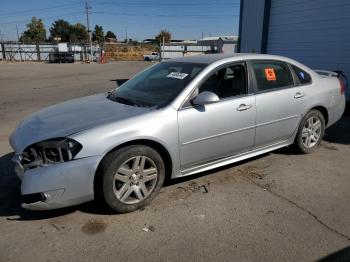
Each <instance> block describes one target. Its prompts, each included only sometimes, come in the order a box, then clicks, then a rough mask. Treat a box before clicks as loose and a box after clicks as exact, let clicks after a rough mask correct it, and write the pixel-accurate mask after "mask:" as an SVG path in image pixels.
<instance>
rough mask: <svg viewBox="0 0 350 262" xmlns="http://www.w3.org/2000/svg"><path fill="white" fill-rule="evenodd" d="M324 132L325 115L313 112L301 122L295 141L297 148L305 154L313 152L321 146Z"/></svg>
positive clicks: (316, 111)
mask: <svg viewBox="0 0 350 262" xmlns="http://www.w3.org/2000/svg"><path fill="white" fill-rule="evenodd" d="M324 131H325V119H324V116H323V114H322V113H321V112H320V111H318V110H315V109H313V110H311V111H310V112H308V113H307V114H306V115H305V116H304V117H303V119H302V120H301V122H300V125H299V129H298V133H297V136H296V138H295V141H294V146H295V148H296V149H297V150H298V151H299V152H301V153H303V154H309V153H311V152H313V151H314V150H315V149H316V148H317V147H318V146H319V145H320V143H321V141H322V139H323V136H324Z"/></svg>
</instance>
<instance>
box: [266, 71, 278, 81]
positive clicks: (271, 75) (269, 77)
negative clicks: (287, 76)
mask: <svg viewBox="0 0 350 262" xmlns="http://www.w3.org/2000/svg"><path fill="white" fill-rule="evenodd" d="M265 75H266V79H267V80H268V81H275V80H276V74H275V70H273V68H265Z"/></svg>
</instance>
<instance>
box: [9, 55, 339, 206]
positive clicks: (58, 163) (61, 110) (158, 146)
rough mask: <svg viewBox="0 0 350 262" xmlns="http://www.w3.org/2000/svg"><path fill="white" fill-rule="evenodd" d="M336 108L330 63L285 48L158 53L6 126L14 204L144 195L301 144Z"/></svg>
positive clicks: (140, 202) (306, 149)
mask: <svg viewBox="0 0 350 262" xmlns="http://www.w3.org/2000/svg"><path fill="white" fill-rule="evenodd" d="M344 108H345V86H344V83H343V82H342V80H341V79H340V77H339V76H338V75H337V73H333V72H326V71H322V72H321V71H320V72H316V71H313V70H311V69H309V68H307V67H306V66H304V65H302V64H300V63H298V62H297V61H294V60H292V59H288V58H285V57H279V56H271V55H257V54H236V55H233V56H232V55H231V56H224V55H204V56H195V57H184V58H178V59H173V60H168V61H164V62H161V63H158V64H156V65H153V66H151V67H149V68H148V69H146V70H145V71H143V72H141V73H139V74H138V75H136V76H135V77H133V78H132V79H130V80H129V81H127V82H126V83H124V84H123V85H121V86H120V87H119V88H117V89H115V90H113V91H111V92H109V93H104V94H97V95H93V96H88V97H83V98H79V99H75V100H71V101H67V102H65V103H61V104H57V105H53V106H50V107H48V108H45V109H42V110H40V111H39V112H37V113H35V114H33V115H31V116H30V117H28V118H27V119H25V120H24V121H22V122H21V123H20V124H19V126H18V128H17V129H16V130H15V132H14V133H13V134H12V135H11V137H10V143H11V146H12V147H13V149H14V150H15V156H14V161H15V162H16V172H17V174H18V176H19V177H20V178H21V180H22V186H21V192H22V203H23V204H22V205H23V207H25V208H29V209H54V208H61V207H65V206H70V205H76V204H79V203H83V202H86V201H90V200H92V199H94V198H97V197H98V198H99V199H101V200H102V201H103V202H104V203H105V204H107V205H108V206H109V207H110V208H111V209H113V210H115V211H117V212H130V211H134V210H136V209H138V208H141V207H143V206H145V205H147V204H149V203H150V202H151V201H152V199H153V198H154V197H155V195H156V194H157V192H158V191H159V189H160V188H161V186H162V184H163V181H164V179H165V178H176V177H182V176H188V175H191V174H195V173H198V172H202V171H205V170H209V169H213V168H216V167H219V166H223V165H226V164H230V163H233V162H237V161H240V160H243V159H247V158H250V157H253V156H256V155H259V154H262V153H266V152H269V151H272V150H276V149H278V148H281V147H284V146H288V145H293V146H294V147H295V148H296V149H298V150H299V151H300V152H301V153H310V152H312V151H314V150H315V149H316V148H317V147H318V145H319V144H320V142H321V140H322V137H323V135H324V131H325V128H327V127H329V126H330V125H332V124H334V123H335V122H336V121H337V120H339V119H340V118H341V116H342V114H343V112H344Z"/></svg>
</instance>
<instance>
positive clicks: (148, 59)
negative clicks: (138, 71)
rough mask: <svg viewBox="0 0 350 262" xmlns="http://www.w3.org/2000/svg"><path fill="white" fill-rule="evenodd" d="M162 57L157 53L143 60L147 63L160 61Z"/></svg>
mask: <svg viewBox="0 0 350 262" xmlns="http://www.w3.org/2000/svg"><path fill="white" fill-rule="evenodd" d="M159 59H160V56H159V53H157V52H152V53H151V54H149V55H143V60H145V61H159Z"/></svg>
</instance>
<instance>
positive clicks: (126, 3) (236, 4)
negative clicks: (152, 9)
mask: <svg viewBox="0 0 350 262" xmlns="http://www.w3.org/2000/svg"><path fill="white" fill-rule="evenodd" d="M94 4H95V5H119V6H157V7H159V6H194V7H197V8H198V7H205V6H206V7H216V6H240V3H239V2H236V3H232V2H222V3H220V2H213V3H188V2H187V3H178V2H172V3H169V2H167V3H163V2H160V3H144V2H134V3H130V2H94Z"/></svg>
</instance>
